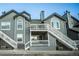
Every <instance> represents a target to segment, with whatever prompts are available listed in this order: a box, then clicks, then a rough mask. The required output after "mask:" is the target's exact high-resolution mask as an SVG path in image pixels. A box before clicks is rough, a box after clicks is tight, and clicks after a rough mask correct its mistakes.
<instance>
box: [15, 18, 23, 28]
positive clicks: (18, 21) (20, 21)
mask: <svg viewBox="0 0 79 59" xmlns="http://www.w3.org/2000/svg"><path fill="white" fill-rule="evenodd" d="M16 23H17V25H16V27H17V30H23V20H22V19H18V20H17V22H16ZM19 23H22V24H21V25H22V28H18V24H19Z"/></svg>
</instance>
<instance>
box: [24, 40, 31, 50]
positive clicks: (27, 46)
mask: <svg viewBox="0 0 79 59" xmlns="http://www.w3.org/2000/svg"><path fill="white" fill-rule="evenodd" d="M28 48H30V41H28V42H27V43H26V44H25V50H27V49H28Z"/></svg>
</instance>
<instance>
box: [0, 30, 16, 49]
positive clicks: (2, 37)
mask: <svg viewBox="0 0 79 59" xmlns="http://www.w3.org/2000/svg"><path fill="white" fill-rule="evenodd" d="M0 38H1V39H3V40H4V41H5V42H7V43H8V44H9V45H11V46H12V47H13V48H15V49H16V48H17V43H16V42H15V41H14V40H13V39H11V38H10V37H9V36H8V35H6V34H5V33H3V32H2V31H0Z"/></svg>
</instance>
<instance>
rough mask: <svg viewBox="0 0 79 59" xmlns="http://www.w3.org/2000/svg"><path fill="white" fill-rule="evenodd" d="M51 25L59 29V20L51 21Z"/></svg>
mask: <svg viewBox="0 0 79 59" xmlns="http://www.w3.org/2000/svg"><path fill="white" fill-rule="evenodd" d="M52 27H53V28H55V29H60V21H58V20H56V21H52Z"/></svg>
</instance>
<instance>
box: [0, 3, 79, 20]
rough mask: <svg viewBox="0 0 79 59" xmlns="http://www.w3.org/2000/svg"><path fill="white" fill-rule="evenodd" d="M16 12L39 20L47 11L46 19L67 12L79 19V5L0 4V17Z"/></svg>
mask: <svg viewBox="0 0 79 59" xmlns="http://www.w3.org/2000/svg"><path fill="white" fill-rule="evenodd" d="M12 9H14V10H16V11H17V12H22V11H26V12H28V13H29V14H31V17H32V19H39V18H40V12H41V11H42V10H43V11H45V18H46V17H47V16H49V15H51V14H52V13H54V12H56V13H58V14H60V15H63V14H64V13H65V11H66V10H68V11H70V13H71V14H72V15H73V16H75V17H76V18H79V16H78V13H79V4H77V3H2V4H1V3H0V15H1V14H2V12H3V11H6V12H8V11H10V10H12Z"/></svg>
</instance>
